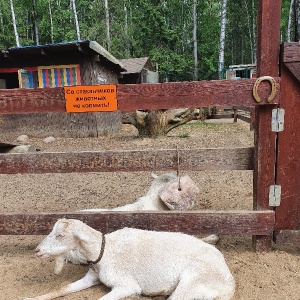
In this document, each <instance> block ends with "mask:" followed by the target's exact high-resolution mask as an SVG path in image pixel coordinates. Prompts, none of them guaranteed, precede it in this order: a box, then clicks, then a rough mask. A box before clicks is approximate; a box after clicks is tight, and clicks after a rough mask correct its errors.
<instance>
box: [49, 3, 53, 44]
mask: <svg viewBox="0 0 300 300" xmlns="http://www.w3.org/2000/svg"><path fill="white" fill-rule="evenodd" d="M49 17H50V27H51V28H50V31H51V43H52V44H53V43H54V37H53V17H52V8H51V0H49Z"/></svg>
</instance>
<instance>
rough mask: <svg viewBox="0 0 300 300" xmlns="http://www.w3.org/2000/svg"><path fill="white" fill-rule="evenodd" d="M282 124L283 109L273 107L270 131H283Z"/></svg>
mask: <svg viewBox="0 0 300 300" xmlns="http://www.w3.org/2000/svg"><path fill="white" fill-rule="evenodd" d="M283 126H284V109H283V108H275V109H273V110H272V131H273V132H280V131H283Z"/></svg>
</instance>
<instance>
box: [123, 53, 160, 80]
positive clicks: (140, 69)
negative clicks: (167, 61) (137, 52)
mask: <svg viewBox="0 0 300 300" xmlns="http://www.w3.org/2000/svg"><path fill="white" fill-rule="evenodd" d="M120 61H121V63H122V64H123V65H124V66H125V68H126V71H123V72H121V78H120V83H125V84H126V83H158V72H155V71H154V68H153V66H152V63H151V61H150V59H149V57H139V58H128V59H120Z"/></svg>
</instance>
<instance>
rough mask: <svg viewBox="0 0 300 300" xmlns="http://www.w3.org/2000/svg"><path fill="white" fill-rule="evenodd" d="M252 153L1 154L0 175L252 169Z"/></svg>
mask: <svg viewBox="0 0 300 300" xmlns="http://www.w3.org/2000/svg"><path fill="white" fill-rule="evenodd" d="M253 153H254V150H253V148H251V147H250V148H233V149H218V148H215V149H183V150H181V149H158V150H131V151H130V150H128V151H98V152H96V151H94V152H66V153H59V152H56V153H50V152H38V153H25V154H1V155H0V174H18V173H70V172H114V171H124V172H134V171H147V170H153V171H165V170H177V168H178V167H179V169H180V170H195V171H201V170H252V169H253ZM178 158H179V166H178Z"/></svg>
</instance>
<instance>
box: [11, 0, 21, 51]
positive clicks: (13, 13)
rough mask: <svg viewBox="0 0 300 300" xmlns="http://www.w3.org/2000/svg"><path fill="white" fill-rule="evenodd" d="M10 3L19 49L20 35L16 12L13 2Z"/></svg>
mask: <svg viewBox="0 0 300 300" xmlns="http://www.w3.org/2000/svg"><path fill="white" fill-rule="evenodd" d="M9 1H10V10H11V17H12V22H13V26H14V33H15V39H16V44H17V47H20V42H19V34H18V30H17V23H16V17H15V10H14V4H13V0H9Z"/></svg>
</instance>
